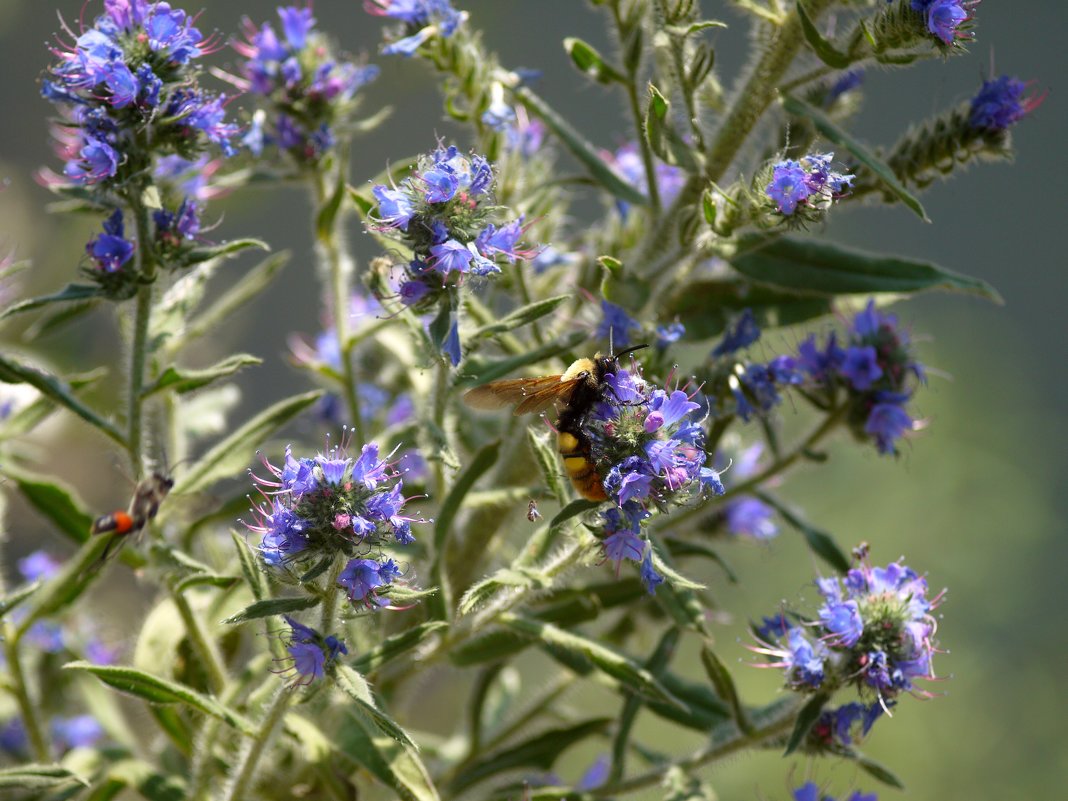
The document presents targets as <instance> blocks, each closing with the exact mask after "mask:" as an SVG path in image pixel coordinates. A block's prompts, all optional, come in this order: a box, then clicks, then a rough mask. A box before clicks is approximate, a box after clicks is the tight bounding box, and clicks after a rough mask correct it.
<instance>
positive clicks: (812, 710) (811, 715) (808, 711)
mask: <svg viewBox="0 0 1068 801" xmlns="http://www.w3.org/2000/svg"><path fill="white" fill-rule="evenodd" d="M829 698H830V697H829V696H828V695H826V694H825V693H817V694H816V695H814V696H812V698H810V699H809V700H808V702H807V703H806V704H805V705H804V706H803V707H801V711H800V712H798V713H797V720H796V721H795V722H794V729H793V731H792V732H790V739H789V740H787V742H786V751H784V752H783V756H790V754H792V753H793V752H794V751H796V750H797V748H798V746H800V745H801V743H802V742H804V739H805V737H806V736H807V735H808V732H809V729H811V728H812V726H813V724H814V723H815V722H816V721H817V720H818V719H819V716H820V713H821V712H822V711H823V707H824V706H825V705H826V704H827V701H828V700H829Z"/></svg>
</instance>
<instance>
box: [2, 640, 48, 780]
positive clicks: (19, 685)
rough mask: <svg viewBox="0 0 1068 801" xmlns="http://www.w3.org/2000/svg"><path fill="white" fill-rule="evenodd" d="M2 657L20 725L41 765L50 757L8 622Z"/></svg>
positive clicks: (15, 641)
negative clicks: (5, 658)
mask: <svg viewBox="0 0 1068 801" xmlns="http://www.w3.org/2000/svg"><path fill="white" fill-rule="evenodd" d="M3 631H4V655H5V656H6V657H7V670H8V673H9V675H10V677H11V685H10V686H9V687H8V689H9V690H10V691H11V693H12V695H14V696H15V703H16V704H18V708H19V714H20V715H21V716H22V724H23V726H25V727H26V735H27V737H28V738H29V741H30V748H31V749H32V750H33V758H34V759H35V760H37V761H38V762H41V763H47V762H51V761H52V755H51V753H49V750H48V741H47V740H45V736H44V731H43V730H42V729H41V722H40V721H39V720H38V719H37V710H36V709H35V708H34V705H33V700H32V699H31V698H30V690H29V686H28V685H27V684H26V674H24V673H23V672H22V661H21V660H20V658H19V639H20V638H19V636H18V633H17V632H16V631H15V627H14V626H12V625H11V623H10V622H8V623H6V624H4V627H3Z"/></svg>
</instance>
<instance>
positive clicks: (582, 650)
mask: <svg viewBox="0 0 1068 801" xmlns="http://www.w3.org/2000/svg"><path fill="white" fill-rule="evenodd" d="M500 622H501V623H502V624H503V625H505V626H506V627H508V628H510V629H513V630H514V631H517V632H519V633H521V634H524V635H526V636H528V637H531V638H533V639H534V641H535V642H536V643H537V644H538V645H540V646H541V647H542V648H543V649H545V651H546V652H547V653H549V654H550V655H551V656H553V657H554V658H556V659H558V660H559V661H562V662H563V663H564V664H565V665H569V666H571V665H582V664H586V665H590V666H593V667H595V668H596V669H598V670H600V671H601V672H602V673H604V674H606V675H607V676H610V677H612V678H613V679H615V680H616V681H617V682H619V684H620V685H622V686H623V687H625V688H626V689H628V690H630V691H631V692H634V693H637V694H639V695H641V696H642V697H643V698H647V699H650V700H654V701H660V702H664V703H668V704H674V705H676V706H678V707H680V708H683V709H684V708H685V705H684V704H682V703H681V702H680V701H679V700H678V699H676V698H675V697H674V696H672V694H671V693H670V692H668V691H667V689H665V688H664V686H663V685H661V684H660V682H659V681H658V680H657V678H656V677H655V676H654V675H653V674H652V673H650V672H649V671H648V670H646V669H645V668H643V667H642V666H641V665H639V664H637V663H636V662H635V661H634V660H632V659H630V658H629V657H627V656H624V655H622V654H620V653H617V652H616V651H613V650H612V649H610V648H608V647H606V646H604V645H601V644H600V643H598V642H595V641H594V640H590V639H587V638H586V637H583V636H581V635H579V634H575V633H574V632H570V631H565V630H564V629H561V628H559V627H558V626H555V625H553V624H551V623H543V622H542V621H540V620H533V619H531V618H527V617H521V616H519V615H514V614H507V615H502V616H501V618H500Z"/></svg>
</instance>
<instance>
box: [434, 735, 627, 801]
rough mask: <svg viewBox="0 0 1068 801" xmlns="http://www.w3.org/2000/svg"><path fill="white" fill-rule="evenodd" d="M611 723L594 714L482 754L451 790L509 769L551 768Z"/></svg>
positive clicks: (464, 788)
mask: <svg viewBox="0 0 1068 801" xmlns="http://www.w3.org/2000/svg"><path fill="white" fill-rule="evenodd" d="M611 723H612V719H611V718H591V719H589V720H584V721H582V722H580V723H576V724H573V725H571V726H562V727H560V728H555V729H548V730H547V731H542V732H539V733H538V734H536V735H534V736H532V737H529V738H527V739H525V740H522V741H520V742H518V743H516V744H515V745H511V746H508V747H507V748H503V749H500V750H498V751H492V752H490V753H488V754H485V755H483V756H480V757H479V758H478V759H477V760H476V761H475V762H474V763H472V764H471V765H470V766H468V767H467V769H465V770H464V771H463V772H462V773H460V774H459V775H457V777H456V778H455V779H453V780H452V782H451V783H450V784H449V792H450V793H452V794H454V795H459V794H460V793H462V792H463V791H464V790H466V789H467V788H468V787H471V786H472V785H475V784H478V783H479V782H481V781H484V780H486V779H488V778H490V777H491V776H496V775H497V774H498V773H504V772H505V771H511V770H518V769H520V768H528V769H529V768H536V769H539V770H549V769H550V768H552V766H553V763H555V762H556V760H557V759H558V758H559V757H560V755H561V754H563V753H564V752H565V751H567V750H568V749H569V748H571V747H572V746H573V745H575V744H577V743H581V742H582V741H583V740H587V739H589V738H590V737H594V736H597V735H601V734H604V733H605V732H606V731H607V730H608V726H609V725H610V724H611Z"/></svg>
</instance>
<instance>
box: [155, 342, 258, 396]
mask: <svg viewBox="0 0 1068 801" xmlns="http://www.w3.org/2000/svg"><path fill="white" fill-rule="evenodd" d="M257 364H263V359H261V358H259V357H258V356H252V355H250V354H248V353H235V354H234V355H233V356H227V357H226V358H225V359H223V360H222V361H220V362H217V363H215V364H213V365H212V366H211V367H205V368H204V369H202V370H192V369H185V368H177V367H168V368H167V369H166V370H164V371H163V374H162V375H161V376H160V377H159V378H158V379H156V381H155V382H154V383H153V384H152V386H150V387H147V388H146V389H145V391H144V392H142V393H141V396H142V397H145V398H147V397H148V396H149V395H153V394H155V393H156V392H160V391H162V390H165V389H169V390H171V391H172V392H177V393H178V394H179V395H181V394H184V393H186V392H192V391H193V390H197V389H201V388H202V387H206V386H207V385H208V384H211V383H213V382H215V381H218V380H219V379H220V378H227V377H229V376H232V375H233V374H234V373H236V372H238V371H239V370H242V369H244V368H245V367H249V366H252V365H257Z"/></svg>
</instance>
